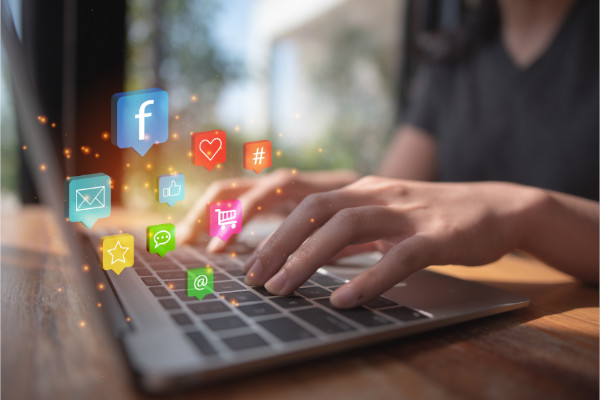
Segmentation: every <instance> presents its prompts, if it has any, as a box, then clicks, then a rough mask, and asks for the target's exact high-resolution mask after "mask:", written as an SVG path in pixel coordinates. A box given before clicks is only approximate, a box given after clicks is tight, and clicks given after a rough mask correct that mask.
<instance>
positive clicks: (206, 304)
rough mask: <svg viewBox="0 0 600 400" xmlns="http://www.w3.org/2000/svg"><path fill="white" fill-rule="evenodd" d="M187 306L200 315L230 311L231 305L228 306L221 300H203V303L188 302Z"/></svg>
mask: <svg viewBox="0 0 600 400" xmlns="http://www.w3.org/2000/svg"><path fill="white" fill-rule="evenodd" d="M187 306H188V307H189V308H190V310H192V311H193V312H194V313H196V314H199V315H203V314H213V313H219V312H227V311H229V307H227V306H226V305H225V304H223V303H222V302H220V301H202V302H201V303H188V305H187Z"/></svg>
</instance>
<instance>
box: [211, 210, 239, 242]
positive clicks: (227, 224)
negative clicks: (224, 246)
mask: <svg viewBox="0 0 600 400" xmlns="http://www.w3.org/2000/svg"><path fill="white" fill-rule="evenodd" d="M209 213H210V216H209V227H210V236H212V237H219V238H221V240H223V241H227V240H228V239H229V237H230V236H231V235H233V234H234V233H240V232H241V231H242V203H241V202H240V201H239V200H224V201H215V202H213V203H210V209H209Z"/></svg>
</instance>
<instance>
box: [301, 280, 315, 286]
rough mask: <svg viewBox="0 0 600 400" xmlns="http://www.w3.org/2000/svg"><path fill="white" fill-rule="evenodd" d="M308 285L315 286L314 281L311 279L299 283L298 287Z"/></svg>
mask: <svg viewBox="0 0 600 400" xmlns="http://www.w3.org/2000/svg"><path fill="white" fill-rule="evenodd" d="M309 286H315V283H314V282H313V281H306V282H304V283H303V284H302V285H300V287H309Z"/></svg>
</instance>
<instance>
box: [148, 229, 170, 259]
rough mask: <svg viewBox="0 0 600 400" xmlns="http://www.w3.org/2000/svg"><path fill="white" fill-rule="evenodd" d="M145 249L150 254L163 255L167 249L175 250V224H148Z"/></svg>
mask: <svg viewBox="0 0 600 400" xmlns="http://www.w3.org/2000/svg"><path fill="white" fill-rule="evenodd" d="M146 249H147V250H148V252H149V253H150V254H158V255H159V256H161V257H164V256H165V254H167V251H173V250H175V225H173V224H160V225H150V226H149V227H147V228H146Z"/></svg>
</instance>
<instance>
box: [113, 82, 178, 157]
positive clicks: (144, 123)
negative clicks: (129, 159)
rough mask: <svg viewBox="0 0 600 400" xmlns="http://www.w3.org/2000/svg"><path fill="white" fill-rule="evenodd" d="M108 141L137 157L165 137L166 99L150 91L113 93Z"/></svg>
mask: <svg viewBox="0 0 600 400" xmlns="http://www.w3.org/2000/svg"><path fill="white" fill-rule="evenodd" d="M111 131H112V132H111V141H112V143H113V144H114V145H116V146H117V147H119V148H121V149H124V148H127V147H133V149H134V150H135V151H137V152H138V153H139V154H140V155H141V156H143V155H144V154H146V152H147V151H148V150H149V149H150V147H152V145H153V144H157V143H164V142H166V141H167V139H168V137H169V95H168V94H167V92H165V91H164V90H161V89H158V88H154V89H145V90H136V91H134V92H123V93H115V94H114V95H113V97H112V99H111Z"/></svg>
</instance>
